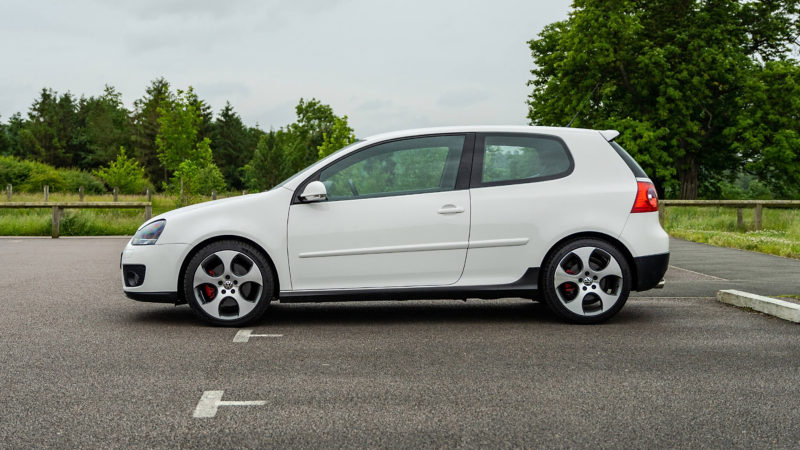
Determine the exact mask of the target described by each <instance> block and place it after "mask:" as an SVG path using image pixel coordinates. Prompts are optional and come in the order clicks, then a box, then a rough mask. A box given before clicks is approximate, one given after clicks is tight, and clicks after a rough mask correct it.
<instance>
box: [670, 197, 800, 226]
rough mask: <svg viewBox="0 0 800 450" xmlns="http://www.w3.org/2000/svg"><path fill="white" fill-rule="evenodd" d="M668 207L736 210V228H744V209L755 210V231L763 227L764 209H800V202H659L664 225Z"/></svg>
mask: <svg viewBox="0 0 800 450" xmlns="http://www.w3.org/2000/svg"><path fill="white" fill-rule="evenodd" d="M667 206H724V207H727V208H736V226H737V227H738V228H742V226H743V223H744V219H743V209H744V208H753V210H754V211H753V230H755V231H758V230H760V229H761V227H762V217H763V211H764V208H800V200H659V201H658V220H659V222H661V225H662V226H663V225H664V210H665V208H666V207H667Z"/></svg>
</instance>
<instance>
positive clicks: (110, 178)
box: [92, 147, 149, 194]
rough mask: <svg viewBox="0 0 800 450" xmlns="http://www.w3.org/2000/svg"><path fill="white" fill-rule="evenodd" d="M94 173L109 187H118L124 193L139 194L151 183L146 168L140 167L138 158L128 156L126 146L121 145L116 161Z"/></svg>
mask: <svg viewBox="0 0 800 450" xmlns="http://www.w3.org/2000/svg"><path fill="white" fill-rule="evenodd" d="M92 173H93V174H94V175H95V176H96V177H98V178H100V179H101V180H103V181H104V182H105V183H106V185H107V186H108V187H109V188H111V189H113V188H117V189H119V192H121V193H123V194H138V193H140V192H142V191H144V190H145V189H146V188H147V187H148V185H149V182H148V181H147V179H146V178H145V174H144V168H142V167H139V163H138V162H137V161H136V160H133V159H129V158H128V156H127V155H126V154H125V148H124V147H120V149H119V154H118V155H117V160H116V161H111V162H110V163H109V164H108V167H101V168H100V169H98V170H94V171H93V172H92Z"/></svg>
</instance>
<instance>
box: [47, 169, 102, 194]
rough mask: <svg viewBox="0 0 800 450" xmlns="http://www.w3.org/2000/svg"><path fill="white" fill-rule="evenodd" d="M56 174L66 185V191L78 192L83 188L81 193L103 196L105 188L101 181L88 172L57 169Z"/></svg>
mask: <svg viewBox="0 0 800 450" xmlns="http://www.w3.org/2000/svg"><path fill="white" fill-rule="evenodd" d="M58 174H59V175H60V176H61V178H62V179H63V180H64V181H65V182H66V183H67V191H69V192H73V193H74V192H78V189H79V188H80V187H81V186H83V192H85V193H87V194H103V193H105V192H106V186H105V185H104V184H103V182H102V181H100V180H98V179H97V178H96V177H95V176H93V175H92V174H90V173H88V172H84V171H82V170H79V169H58Z"/></svg>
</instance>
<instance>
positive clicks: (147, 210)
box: [0, 202, 153, 238]
mask: <svg viewBox="0 0 800 450" xmlns="http://www.w3.org/2000/svg"><path fill="white" fill-rule="evenodd" d="M0 208H5V209H12V208H14V209H17V208H19V209H29V208H52V209H53V219H52V220H53V222H52V223H53V228H52V237H54V238H57V237H58V236H59V228H60V225H61V217H62V216H63V215H64V210H65V209H85V208H92V209H135V208H144V220H150V219H151V218H152V217H153V204H152V203H151V202H6V203H0Z"/></svg>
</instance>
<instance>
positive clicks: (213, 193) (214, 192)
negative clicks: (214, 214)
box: [211, 189, 217, 200]
mask: <svg viewBox="0 0 800 450" xmlns="http://www.w3.org/2000/svg"><path fill="white" fill-rule="evenodd" d="M216 199H217V191H216V189H215V190H213V191H211V200H216Z"/></svg>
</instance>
